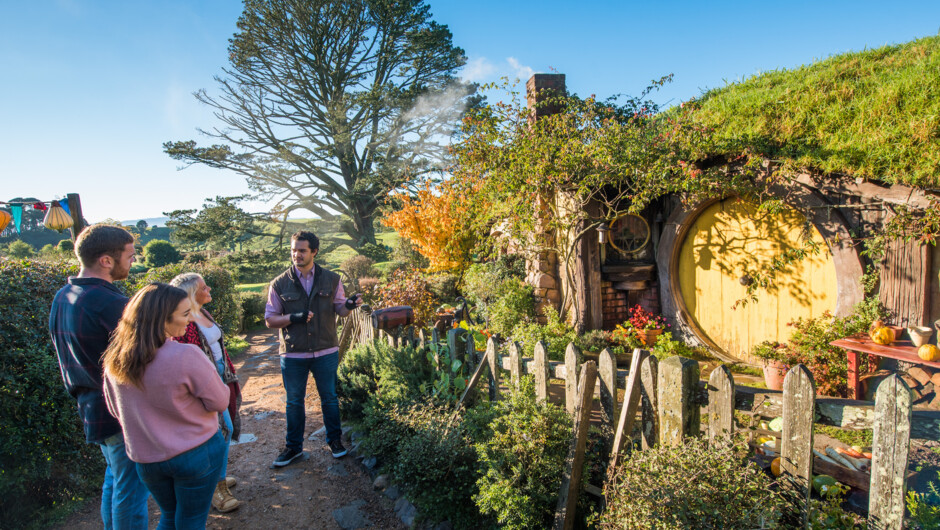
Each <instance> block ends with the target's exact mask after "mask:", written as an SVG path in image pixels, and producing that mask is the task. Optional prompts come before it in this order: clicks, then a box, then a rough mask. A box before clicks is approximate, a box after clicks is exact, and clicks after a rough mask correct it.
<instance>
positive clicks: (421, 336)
mask: <svg viewBox="0 0 940 530" xmlns="http://www.w3.org/2000/svg"><path fill="white" fill-rule="evenodd" d="M427 345H428V339H427V336H426V335H425V333H424V328H421V329H419V330H418V348H422V349H423V348H424V347H425V346H427Z"/></svg>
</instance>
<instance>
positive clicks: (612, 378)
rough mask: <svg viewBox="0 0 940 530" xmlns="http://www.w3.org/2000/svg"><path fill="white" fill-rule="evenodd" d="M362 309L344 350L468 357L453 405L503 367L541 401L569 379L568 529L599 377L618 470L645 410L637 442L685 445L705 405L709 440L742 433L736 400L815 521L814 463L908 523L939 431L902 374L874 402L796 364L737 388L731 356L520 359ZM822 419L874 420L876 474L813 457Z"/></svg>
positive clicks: (641, 353) (494, 384) (561, 499)
mask: <svg viewBox="0 0 940 530" xmlns="http://www.w3.org/2000/svg"><path fill="white" fill-rule="evenodd" d="M360 313H361V312H356V313H355V314H354V316H353V317H352V318H350V319H348V320H347V321H346V326H345V327H344V329H343V334H342V336H343V337H347V335H348V337H347V339H348V340H346V342H345V343H344V346H343V348H344V349H345V348H348V347H351V346H352V345H354V344H357V343H361V342H367V341H371V340H387V341H388V342H389V344H391V345H393V346H399V345H402V344H406V343H410V344H413V345H414V346H422V345H425V344H428V343H429V342H432V343H434V344H441V343H443V342H445V341H446V344H447V346H448V349H447V351H448V352H449V355H450V357H451V358H453V359H461V360H463V361H464V362H465V363H466V365H467V366H468V367H469V372H468V373H471V374H472V375H471V376H470V379H469V383H468V385H467V388H466V390H465V391H464V393H463V395H462V397H461V398H460V400H459V402H458V404H457V409H458V410H459V408H460V407H462V406H464V404H465V402H466V400H467V399H468V397H469V396H470V395H471V393H472V392H474V390H475V389H476V388H477V387H478V386H479V385H480V384H481V381H484V380H485V381H486V384H487V387H488V392H487V393H488V395H489V398H490V399H493V400H495V399H499V398H500V385H501V378H503V377H504V376H505V375H506V373H508V375H509V380H508V381H507V382H506V384H507V385H512V386H515V385H517V384H518V383H519V380H520V378H521V377H522V375H524V374H531V375H533V376H534V381H535V392H536V395H537V397H538V398H539V399H547V397H548V389H549V385H550V384H551V381H552V380H561V381H564V388H565V393H564V394H565V407H566V409H567V411H568V412H569V413H570V414H571V415H572V417H573V424H574V428H573V431H572V437H571V442H570V445H569V454H568V457H567V460H566V463H565V470H564V473H563V479H562V484H561V488H560V490H559V496H558V504H557V506H556V512H555V521H554V528H556V529H570V528H573V525H574V521H575V517H574V516H575V513H574V512H575V507H576V504H577V499H578V491H579V490H580V488H581V486H582V484H581V481H582V477H581V470H582V468H583V465H582V464H583V461H584V458H585V445H586V440H587V434H588V427H589V423H590V415H591V410H592V404H593V398H594V394H595V386H596V385H599V387H600V388H599V394H600V405H601V408H602V410H603V412H604V414H603V415H602V417H604V418H605V421H611V426H612V427H613V426H614V422H613V419H616V420H617V421H616V425H615V428H614V438H613V449H612V451H611V457H610V463H609V465H610V468H611V469H612V468H613V467H614V466H616V465H617V460H618V458H620V457H621V456H622V450H623V448H624V447H625V446H626V445H627V444H628V443H630V444H632V443H633V442H632V439H631V436H632V433H633V430H634V424H635V422H636V420H637V417H638V414H639V420H640V429H639V431H640V440H639V442H640V444H641V447H642V448H644V449H646V448H649V447H653V446H655V445H656V444H670V445H676V444H681V443H683V439H684V438H685V437H688V436H698V435H700V432H699V431H700V428H701V425H702V422H701V411H702V409H703V408H704V410H705V412H706V413H707V424H706V432H705V433H704V434H705V435H706V436H707V437H708V439H709V440H716V439H725V438H728V437H730V436H731V435H732V434H733V433H734V431H735V427H734V425H735V422H734V412H735V410H737V411H740V412H744V413H745V414H746V415H747V416H749V417H750V418H751V425H750V426H749V428H748V429H747V432H748V435H749V437H750V439H751V440H753V438H754V436H756V435H758V434H762V435H770V436H776V437H777V438H779V441H778V447H777V449H778V450H779V451H778V452H779V454H780V456H781V462H782V465H781V469H782V475H781V476H782V478H783V483H784V484H785V485H786V486H787V488H788V489H789V490H791V493H792V495H791V497H792V498H795V499H798V500H797V501H796V502H798V503H799V507H798V508H799V513H800V514H801V516H802V521H803V526H806V525H807V517H808V515H809V499H810V493H811V491H812V477H813V472H814V470H815V471H816V473H824V474H828V475H831V476H833V477H834V478H836V479H837V480H839V481H840V482H843V483H845V484H848V485H850V486H853V487H857V488H861V489H863V490H868V491H869V516H868V524H869V528H878V529H881V528H885V529H894V528H902V526H903V521H904V509H905V502H904V498H905V492H906V487H907V478H908V476H907V465H908V454H909V447H910V439H911V437H915V438H924V439H930V440H940V413H936V412H928V411H912V407H911V401H912V400H911V393H910V390H909V389H908V387H907V385H906V384H905V383H904V381H902V380H901V379H900V378H899V377H897V376H896V375H893V376H891V377H889V378H887V379H885V380H884V382H882V384H881V385H879V387H878V391H877V393H876V398H875V403H874V405H872V404H871V403H870V402H864V401H854V400H847V399H838V398H823V397H817V396H816V386H815V383H814V382H813V378H812V376H811V375H810V373H809V371H808V370H807V369H806V367H804V366H803V365H798V366H796V367H794V368H792V369H791V370H790V372H789V373H788V374H787V376H786V379H785V381H784V389H783V392H775V391H769V390H763V389H756V388H749V387H740V386H736V385H735V383H734V377H733V376H732V374H731V372H730V371H729V370H728V369H727V368H726V367H724V366H722V367H719V368H717V369H715V370H714V371H713V372H712V373H711V376H710V377H709V381H708V383H707V384H706V383H705V382H703V381H700V380H699V365H698V363H697V362H696V361H694V360H692V359H686V358H682V357H671V358H669V359H666V360H665V361H663V362H662V363H660V362H658V361H657V359H656V358H655V357H653V356H651V355H650V354H649V352H648V351H646V350H640V349H637V350H634V352H633V356H632V358H631V362H630V367H629V369H626V370H618V366H617V362H616V359H615V357H614V356H613V355H612V354H611V353H610V352H609V351H608V350H604V351H603V352H601V354H600V355H599V358H598V361H597V362H596V363H595V362H594V361H588V362H585V363H583V364H581V365H578V360H577V359H578V358H579V357H580V355H579V353H580V352H579V351H578V349H577V347H576V346H574V345H573V344H569V345H568V347H567V350H566V352H565V360H564V361H563V362H557V361H548V356H547V353H546V347H545V344H543V343H538V344H536V345H535V348H534V358H532V359H528V358H523V356H522V348H521V347H520V345H519V344H518V343H510V344H508V345H507V346H506V348H505V351H503V349H502V348H500V346H499V345H498V344H497V343H496V341H495V340H493V339H492V338H490V339H489V340H488V342H487V347H486V350H485V352H483V353H482V355H481V354H480V353H479V352H477V351H476V348H475V345H474V342H473V339H472V337H470V335H469V334H468V333H467V332H466V331H465V330H463V329H453V330H449V331H448V332H447V334H446V337H445V338H444V339H443V340H441V338H440V337H439V336H438V333H437V331H436V330H432V332H431V336H430V337H428V336H427V334H426V333H425V332H424V331H422V330H419V331H417V332H415V330H414V329H404V330H398V331H397V332H396V333H393V334H388V333H385V332H381V331H377V330H374V329H372V327H371V323H370V322H369V318H368V316H367V315H361V314H360ZM341 342H343V339H342V338H341ZM618 389H622V390H623V391H624V393H623V396H624V398H623V401H622V402H618V399H617V396H618ZM776 416H782V419H783V430H782V432H781V433H775V432H772V431H763V430H760V429H758V428H756V426H757V425H758V423H759V421H760V419H762V418H763V419H769V418H772V417H776ZM814 417H815V418H814ZM814 421H815V422H816V423H821V424H825V425H833V426H836V427H841V428H848V429H873V431H874V443H873V446H872V453H873V455H872V467H871V473H870V475H865V474H864V473H861V472H856V471H851V470H849V469H847V468H843V467H841V466H836V465H833V464H831V463H829V462H826V461H824V460H821V459H819V458H817V457H814V454H813V423H814ZM628 440H629V441H628ZM585 488H586V490H587V491H588V492H590V493H593V494H595V495H603V492H602V491H601V490H600V488H598V487H596V486H594V485H585Z"/></svg>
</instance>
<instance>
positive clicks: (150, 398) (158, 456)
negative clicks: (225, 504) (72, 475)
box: [103, 283, 229, 530]
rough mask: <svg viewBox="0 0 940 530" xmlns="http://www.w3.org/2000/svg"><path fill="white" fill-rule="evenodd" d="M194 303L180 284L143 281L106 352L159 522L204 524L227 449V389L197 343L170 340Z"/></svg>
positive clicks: (120, 414)
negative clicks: (222, 426) (222, 425)
mask: <svg viewBox="0 0 940 530" xmlns="http://www.w3.org/2000/svg"><path fill="white" fill-rule="evenodd" d="M191 306H192V304H191V303H190V301H189V297H188V296H187V295H186V292H185V291H183V290H182V289H178V288H176V287H171V286H169V285H166V284H162V283H153V284H150V285H147V286H145V287H144V288H142V289H141V290H140V291H138V292H137V294H135V295H134V296H133V297H132V298H131V299H130V302H128V304H127V308H126V309H125V310H124V314H123V316H122V317H121V320H120V322H119V323H118V326H117V329H116V330H115V332H114V337H113V338H112V340H111V343H110V345H109V346H108V349H107V350H105V354H104V358H103V364H104V376H105V377H104V396H105V402H106V403H107V405H108V410H109V411H110V412H111V414H112V415H113V416H114V417H115V418H117V419H118V421H119V422H120V423H121V429H122V431H123V433H124V441H125V444H126V446H127V456H128V457H129V458H130V459H131V460H133V461H134V462H136V463H137V473H138V474H139V475H140V478H141V480H143V482H144V484H145V485H146V486H147V489H149V490H150V493H151V494H152V495H153V498H154V499H155V500H156V501H157V504H158V505H159V506H160V511H161V514H160V524H159V526H158V527H157V528H158V529H164V528H177V529H181V530H182V529H190V528H205V527H206V521H207V520H208V517H209V506H210V503H211V502H212V494H213V491H214V490H215V486H216V482H217V481H218V477H219V470H220V469H221V467H222V458H223V455H224V445H225V440H224V439H223V437H222V433H221V432H220V431H219V420H218V415H219V413H220V412H222V411H223V410H225V409H226V407H228V403H229V389H228V387H226V386H225V384H224V383H222V380H221V379H219V376H218V374H217V372H216V370H215V367H214V366H212V363H211V362H209V360H208V359H206V357H205V355H202V354H201V352H200V351H199V349H198V348H196V347H195V346H192V345H190V344H180V343H178V342H175V341H172V340H169V339H170V337H173V336H176V335H181V334H182V333H183V332H184V331H185V330H186V326H187V325H188V324H189V322H190V319H191V316H190V313H191Z"/></svg>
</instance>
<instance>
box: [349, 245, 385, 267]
mask: <svg viewBox="0 0 940 530" xmlns="http://www.w3.org/2000/svg"><path fill="white" fill-rule="evenodd" d="M356 252H358V253H360V254H362V255H363V256H365V257H367V258H371V259H372V261H374V262H376V263H378V262H380V261H388V260H390V259H392V247H390V246H387V245H382V244H375V243H366V244H365V245H362V246H361V247H359V248H357V249H356Z"/></svg>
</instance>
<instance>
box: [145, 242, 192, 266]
mask: <svg viewBox="0 0 940 530" xmlns="http://www.w3.org/2000/svg"><path fill="white" fill-rule="evenodd" d="M182 259H183V256H182V255H181V254H180V252H179V250H176V247H174V246H173V243H170V242H169V241H164V240H162V239H154V240H151V241H150V242H149V243H147V244H146V245H144V263H146V264H147V266H148V267H163V266H164V265H172V264H173V263H178V262H179V261H180V260H182Z"/></svg>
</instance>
